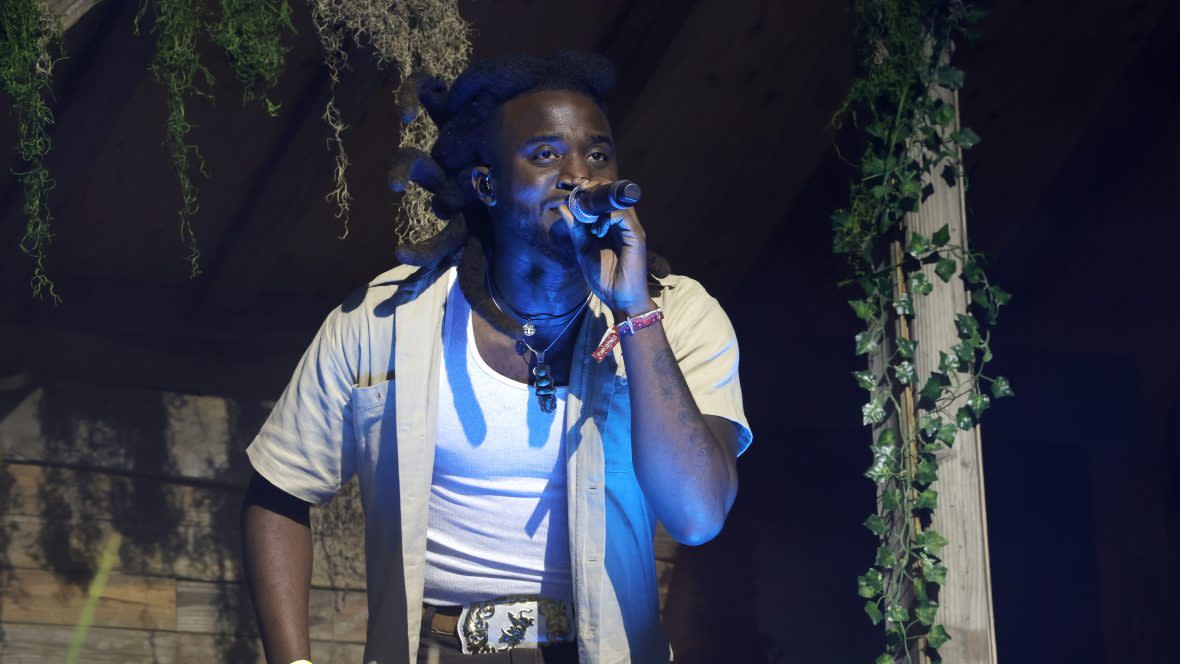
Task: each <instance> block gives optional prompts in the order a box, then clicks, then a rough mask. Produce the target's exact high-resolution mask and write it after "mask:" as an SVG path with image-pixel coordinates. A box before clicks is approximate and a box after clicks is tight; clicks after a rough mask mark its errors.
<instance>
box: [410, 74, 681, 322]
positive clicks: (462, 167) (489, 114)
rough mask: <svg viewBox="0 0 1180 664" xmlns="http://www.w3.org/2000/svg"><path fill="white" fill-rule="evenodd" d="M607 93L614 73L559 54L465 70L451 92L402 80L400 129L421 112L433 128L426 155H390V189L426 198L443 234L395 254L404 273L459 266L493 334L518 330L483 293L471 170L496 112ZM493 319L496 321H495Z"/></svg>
mask: <svg viewBox="0 0 1180 664" xmlns="http://www.w3.org/2000/svg"><path fill="white" fill-rule="evenodd" d="M613 86H614V68H613V67H612V66H611V64H610V62H609V61H608V60H607V59H606V58H604V57H602V56H600V55H596V54H589V53H576V52H569V51H566V52H561V53H558V54H556V55H553V56H551V57H544V58H543V57H536V56H529V55H516V56H511V57H506V58H501V59H497V60H490V61H485V62H480V63H476V64H473V65H471V66H470V67H468V68H467V70H466V71H464V72H463V73H461V74H460V75H459V76H458V78H456V79H455V82H454V84H452V85H451V87H450V89H449V90H448V89H447V86H446V84H444V83H443V82H442V80H440V79H439V78H437V77H435V76H432V75H430V74H425V73H422V74H416V75H414V76H411V77H409V78H407V80H406V82H405V83H404V84H403V85H402V88H401V91H400V92H399V99H398V102H399V105H400V106H401V108H402V110H403V112H402V118H401V120H402V123H403V124H409V123H410V122H411V121H412V120H413V119H414V118H415V117H416V116H417V114H418V113H419V112H420V111H421V110H425V111H426V112H427V113H428V114H429V116H430V119H431V120H433V121H434V123H435V125H437V126H438V128H439V133H438V139H437V140H436V141H435V143H434V146H433V148H432V149H431V151H430V154H429V155H428V154H426V153H425V152H423V151H422V150H418V149H416V148H400V149H398V150H397V151H396V152H395V153H394V157H393V166H392V168H391V169H390V171H389V176H388V181H389V187H390V189H392V190H394V191H398V192H400V191H404V190H405V188H406V186H407V185H408V183H410V182H414V183H415V184H418V185H420V186H422V187H423V188H424V189H426V190H427V191H429V192H430V193H431V194H432V195H433V198H432V200H431V211H432V212H433V213H434V214H435V215H436V216H437V217H438V218H440V219H442V220H443V221H444V222H445V226H443V229H442V230H441V231H439V232H438V233H437V234H435V235H434V236H432V237H429V238H427V239H426V240H423V241H421V242H415V243H407V244H402V245H400V246H398V248H397V258H398V260H400V261H401V262H402V263H406V264H409V265H420V266H431V265H437V264H439V263H440V262H442V261H443V260H447V259H458V261H459V286H460V288H462V289H463V293H464V295H465V296H466V297H467V298H468V300H469V301H470V302H471V304H472V305H473V306H474V307H476V308H477V310H479V311H480V312H481V313H482V314H484V317H485V318H487V319H488V321H489V322H490V323H491V324H492V325H493V326H494V327H496V328H498V329H500V330H501V331H503V332H505V333H507V334H513V333H514V331H516V330H519V328H520V325H519V323H518V322H517V321H515V320H513V319H511V318H510V317H509V316H508V315H506V314H503V313H501V312H500V311H499V310H498V308H496V307H495V306H493V305H492V303H491V302H490V299H489V297H490V296H489V295H488V294H487V292H486V289H485V288H484V287H483V279H484V270H485V266H486V258H485V253H484V244H485V243H486V242H489V241H490V234H491V223H490V217H489V215H488V212H487V210H486V209H485V208H484V206H483V204H482V203H481V202H480V201H479V200H478V199H477V198H476V195H475V192H474V191H472V188H471V175H470V173H471V167H472V166H475V165H478V164H487V163H488V162H489V149H490V143H491V139H492V132H493V131H494V126H493V124H494V123H493V120H494V116H495V113H496V111H497V110H498V109H499V108H500V106H501V105H503V104H504V103H505V102H507V101H509V100H510V99H513V98H515V97H518V96H520V95H522V94H524V93H526V92H533V91H537V90H570V91H575V92H580V93H582V94H585V95H586V96H588V97H590V98H591V99H592V100H594V102H595V103H597V104H598V105H599V106H600V107H602V106H603V97H604V96H605V94H606V93H607V92H608V91H609V90H610V89H611V88H612V87H613ZM648 270H649V272H651V273H652V274H653V275H655V276H657V277H664V276H667V275H668V273H669V272H670V269H669V267H668V264H667V261H665V260H664V259H663V258H661V257H659V256H657V255H655V254H652V253H649V255H648ZM497 314H498V315H497Z"/></svg>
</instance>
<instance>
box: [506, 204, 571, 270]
mask: <svg viewBox="0 0 1180 664" xmlns="http://www.w3.org/2000/svg"><path fill="white" fill-rule="evenodd" d="M545 214H546V212H545V211H544V210H542V211H535V210H533V209H531V208H529V207H528V206H525V205H521V204H517V205H515V206H513V207H512V209H511V215H512V218H511V219H510V220H508V221H509V223H511V228H512V235H513V236H514V237H515V238H516V239H518V240H520V241H521V242H523V243H524V244H525V246H527V247H529V248H530V249H533V250H535V251H536V252H537V253H539V254H541V255H542V256H544V257H545V258H548V259H550V260H552V261H555V262H557V263H559V264H560V265H562V266H564V267H567V268H576V267H578V253H577V250H575V249H574V240H573V238H571V237H570V235H569V232H568V231H567V230H566V229H565V222H564V221H562V219H561V217H560V216H558V218H557V221H556V222H555V223H552V224H550V225H549V226H548V227H545V226H544V225H543V224H542V223H541V221H540V220H541V217H543V216H544V215H545Z"/></svg>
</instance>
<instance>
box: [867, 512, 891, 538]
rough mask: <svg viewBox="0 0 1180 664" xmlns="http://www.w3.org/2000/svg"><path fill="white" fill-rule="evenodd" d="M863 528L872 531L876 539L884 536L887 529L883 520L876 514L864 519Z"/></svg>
mask: <svg viewBox="0 0 1180 664" xmlns="http://www.w3.org/2000/svg"><path fill="white" fill-rule="evenodd" d="M864 527H865V528H868V529H869V530H870V531H872V533H873V534H874V535H876V536H877V537H880V536H882V535H884V534H885V531H886V530H887V529H888V526H887V525H886V523H885V519H882V518H881V516H880V515H878V514H874V515H872V516H870V517H869V518H867V519H865V522H864Z"/></svg>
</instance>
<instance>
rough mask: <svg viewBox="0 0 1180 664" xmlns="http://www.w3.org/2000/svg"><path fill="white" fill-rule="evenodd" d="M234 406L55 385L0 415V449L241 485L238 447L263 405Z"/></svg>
mask: <svg viewBox="0 0 1180 664" xmlns="http://www.w3.org/2000/svg"><path fill="white" fill-rule="evenodd" d="M241 412H243V408H242V406H241V405H239V404H238V403H236V402H234V401H232V400H228V399H223V398H220V397H208V396H198V395H185V394H177V393H173V392H157V391H151V390H119V389H108V388H98V387H96V386H90V385H81V384H55V385H51V386H45V387H41V388H38V389H37V390H34V391H33V392H31V393H30V394H29V395H28V396H27V397H26V398H25V400H24V401H23V402H22V403H21V404H20V405H18V406H17V407H16V408H14V409H13V410H12V411H11V412H9V413H8V415H7V417H5V418H4V419H3V420H2V421H0V455H3V457H4V458H5V459H7V460H10V461H49V462H53V463H55V464H69V465H77V466H81V467H91V468H105V469H110V470H122V471H134V472H135V473H138V474H141V475H144V476H163V477H169V476H171V477H178V478H192V479H205V480H214V481H218V482H225V483H228V484H231V485H236V486H245V484H246V481H247V480H248V478H249V476H250V472H251V468H250V465H249V462H248V460H247V459H246V457H245V455H244V452H245V447H246V445H247V444H248V443H249V441H250V440H251V439H252V438H253V434H254V433H255V432H257V430H258V427H259V426H260V425H261V420H262V417H263V416H264V415H265V411H262V410H261V409H260V408H257V409H255V410H254V417H251V418H249V419H247V420H246V421H244V422H243V421H242V420H241V419H240V418H239V417H238V415H239V413H241ZM245 412H246V413H249V412H250V411H249V409H245ZM255 418H257V419H255Z"/></svg>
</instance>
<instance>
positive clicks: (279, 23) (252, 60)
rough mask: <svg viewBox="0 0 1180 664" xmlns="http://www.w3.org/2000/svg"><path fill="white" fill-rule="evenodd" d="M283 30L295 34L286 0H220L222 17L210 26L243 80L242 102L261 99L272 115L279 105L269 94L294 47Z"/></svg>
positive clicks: (236, 73)
mask: <svg viewBox="0 0 1180 664" xmlns="http://www.w3.org/2000/svg"><path fill="white" fill-rule="evenodd" d="M284 32H287V33H288V34H295V26H294V25H293V24H292V23H291V6H290V5H288V4H287V0H277V1H276V0H221V19H220V20H219V21H217V22H216V23H214V24H212V25H210V26H209V34H210V35H211V36H212V37H213V41H215V42H217V44H218V45H219V46H221V48H223V49H225V53H226V55H227V56H229V59H230V63H231V64H232V65H233V68H234V74H235V75H236V76H237V78H238V80H239V81H241V82H242V86H243V87H244V89H243V91H242V103H243V104H245V103H249V102H251V101H254V100H259V101H262V102H263V103H264V104H265V105H266V110H267V112H268V113H270V114H271V115H272V116H274V115H277V114H278V109H279V105H278V104H275V103H274V102H272V101H271V100H270V99H269V98H268V96H267V94H268V91H269V90H270V89H271V88H273V87H274V86H275V84H276V83H277V82H278V80H279V74H280V73H281V72H282V71H283V67H284V66H285V65H286V61H287V53H288V51H290V50H291V49H290V47H288V46H287V45H285V44H284V43H283V41H282V37H283V33H284Z"/></svg>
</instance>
